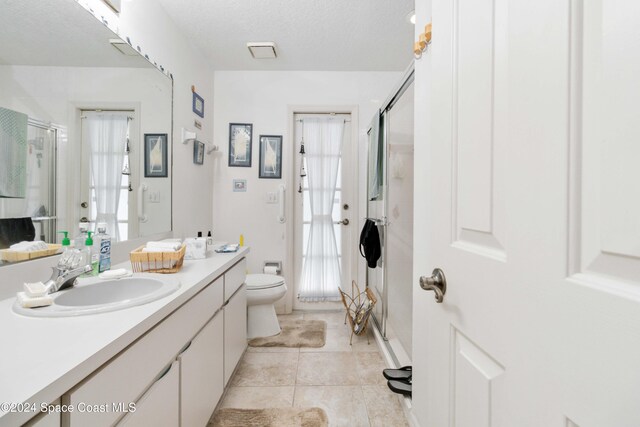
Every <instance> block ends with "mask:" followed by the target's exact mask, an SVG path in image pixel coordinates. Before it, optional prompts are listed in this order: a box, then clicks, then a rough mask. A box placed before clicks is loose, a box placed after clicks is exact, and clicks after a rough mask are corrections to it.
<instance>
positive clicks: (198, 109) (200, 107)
mask: <svg viewBox="0 0 640 427" xmlns="http://www.w3.org/2000/svg"><path fill="white" fill-rule="evenodd" d="M193 112H194V113H196V114H197V115H199V116H200V117H202V118H204V99H203V98H202V97H201V96H200V95H198V94H197V93H195V92H193Z"/></svg>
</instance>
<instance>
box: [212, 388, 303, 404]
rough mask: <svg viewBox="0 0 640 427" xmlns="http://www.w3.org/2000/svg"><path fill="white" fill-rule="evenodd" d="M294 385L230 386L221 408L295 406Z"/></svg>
mask: <svg viewBox="0 0 640 427" xmlns="http://www.w3.org/2000/svg"><path fill="white" fill-rule="evenodd" d="M294 391H295V387H294V386H284V387H229V390H228V391H227V394H226V395H225V397H224V400H223V401H222V404H221V405H220V407H221V408H240V409H262V408H281V407H285V406H293V393H294Z"/></svg>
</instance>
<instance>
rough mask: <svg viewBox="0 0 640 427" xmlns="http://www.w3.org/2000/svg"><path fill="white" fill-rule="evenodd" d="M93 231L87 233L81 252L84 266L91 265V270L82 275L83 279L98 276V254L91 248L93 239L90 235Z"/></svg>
mask: <svg viewBox="0 0 640 427" xmlns="http://www.w3.org/2000/svg"><path fill="white" fill-rule="evenodd" d="M92 234H93V231H87V240H85V241H84V246H85V247H84V249H83V250H82V252H83V253H84V255H83V262H84V263H85V265H91V270H89V271H88V272H87V273H85V274H84V276H85V277H89V276H97V275H98V260H99V259H100V254H99V253H98V251H97V250H96V248H95V247H94V246H93V238H92V237H91V235H92Z"/></svg>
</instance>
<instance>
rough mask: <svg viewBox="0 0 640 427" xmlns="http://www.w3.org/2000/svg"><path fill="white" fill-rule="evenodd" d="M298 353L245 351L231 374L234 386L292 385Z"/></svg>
mask: <svg viewBox="0 0 640 427" xmlns="http://www.w3.org/2000/svg"><path fill="white" fill-rule="evenodd" d="M297 369H298V353H245V355H244V357H243V358H242V360H241V361H240V366H239V367H238V370H237V372H236V373H235V375H234V376H233V380H232V384H233V385H235V386H282V385H294V384H295V382H296V371H297Z"/></svg>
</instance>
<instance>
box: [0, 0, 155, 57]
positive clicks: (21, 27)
mask: <svg viewBox="0 0 640 427" xmlns="http://www.w3.org/2000/svg"><path fill="white" fill-rule="evenodd" d="M0 3H1V6H0V65H50V66H68V67H144V68H147V67H152V65H151V64H149V63H148V61H146V60H145V59H144V58H143V57H141V56H125V55H123V54H121V53H120V52H119V51H118V50H116V49H115V48H114V47H113V46H111V44H110V43H109V39H113V38H117V37H118V36H117V35H115V34H114V33H113V32H111V30H109V29H108V28H107V27H105V26H104V25H102V24H100V23H99V22H98V21H96V18H94V17H93V16H91V14H90V13H89V12H87V11H86V10H85V9H83V8H82V7H81V6H80V5H79V4H77V3H76V2H75V1H74V0H39V1H33V0H29V1H24V0H0Z"/></svg>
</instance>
